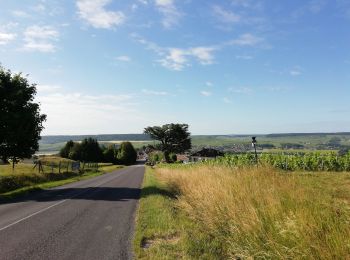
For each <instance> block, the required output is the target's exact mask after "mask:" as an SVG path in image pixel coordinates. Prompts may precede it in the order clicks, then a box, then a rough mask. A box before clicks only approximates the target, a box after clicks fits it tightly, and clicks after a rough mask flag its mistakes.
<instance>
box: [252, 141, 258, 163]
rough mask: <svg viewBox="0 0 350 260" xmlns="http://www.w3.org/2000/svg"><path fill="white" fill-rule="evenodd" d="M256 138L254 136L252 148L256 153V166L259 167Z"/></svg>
mask: <svg viewBox="0 0 350 260" xmlns="http://www.w3.org/2000/svg"><path fill="white" fill-rule="evenodd" d="M256 143H257V141H256V137H255V136H253V137H252V146H253V147H254V151H255V162H256V166H258V154H257V153H256Z"/></svg>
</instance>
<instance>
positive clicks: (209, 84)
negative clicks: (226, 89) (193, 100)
mask: <svg viewBox="0 0 350 260" xmlns="http://www.w3.org/2000/svg"><path fill="white" fill-rule="evenodd" d="M205 85H207V86H208V87H212V86H213V83H212V82H210V81H207V82H205Z"/></svg>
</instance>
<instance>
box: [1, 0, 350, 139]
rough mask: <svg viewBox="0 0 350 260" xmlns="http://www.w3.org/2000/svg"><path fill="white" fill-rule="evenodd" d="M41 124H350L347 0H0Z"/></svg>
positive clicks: (4, 54)
mask: <svg viewBox="0 0 350 260" xmlns="http://www.w3.org/2000/svg"><path fill="white" fill-rule="evenodd" d="M0 62H1V64H2V66H4V67H5V68H8V69H11V70H12V71H13V72H23V73H24V74H29V79H30V81H31V82H32V83H36V84H38V94H37V98H36V100H37V101H38V102H40V103H41V107H42V112H43V113H46V114H47V116H48V120H47V122H46V123H45V127H46V129H45V130H44V132H43V134H102V133H141V132H142V130H143V128H144V127H146V126H149V125H160V124H165V123H171V122H174V123H175V122H179V123H188V124H189V125H190V131H191V132H192V133H193V134H249V133H278V132H333V131H350V105H349V100H350V1H349V0H293V1H278V0H265V1H259V0H221V1H206V0H201V1H194V0H183V1H180V0H130V1H122V0H22V1H13V0H0Z"/></svg>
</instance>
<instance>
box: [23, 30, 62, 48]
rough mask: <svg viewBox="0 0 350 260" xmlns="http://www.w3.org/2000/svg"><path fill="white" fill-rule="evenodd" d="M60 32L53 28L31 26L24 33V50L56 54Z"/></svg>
mask: <svg viewBox="0 0 350 260" xmlns="http://www.w3.org/2000/svg"><path fill="white" fill-rule="evenodd" d="M58 37H59V32H58V31H57V30H55V29H54V28H53V27H51V26H37V25H33V26H29V27H27V29H26V30H25V32H24V42H25V44H24V46H23V49H24V50H27V51H40V52H54V51H56V46H55V45H54V44H53V42H54V41H57V40H58Z"/></svg>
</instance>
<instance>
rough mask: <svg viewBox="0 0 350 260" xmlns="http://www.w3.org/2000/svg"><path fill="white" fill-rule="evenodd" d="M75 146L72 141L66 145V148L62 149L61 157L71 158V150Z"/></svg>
mask: <svg viewBox="0 0 350 260" xmlns="http://www.w3.org/2000/svg"><path fill="white" fill-rule="evenodd" d="M73 146H74V142H73V141H72V140H70V141H68V142H67V143H66V145H65V146H64V147H62V149H61V150H60V156H61V157H63V158H68V157H69V153H70V151H71V149H72V148H73Z"/></svg>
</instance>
